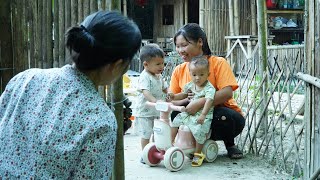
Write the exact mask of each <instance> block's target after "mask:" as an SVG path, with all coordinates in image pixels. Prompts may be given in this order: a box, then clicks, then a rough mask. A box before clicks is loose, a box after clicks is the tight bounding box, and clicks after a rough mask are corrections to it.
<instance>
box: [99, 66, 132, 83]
mask: <svg viewBox="0 0 320 180" xmlns="http://www.w3.org/2000/svg"><path fill="white" fill-rule="evenodd" d="M129 66H130V62H129V61H123V60H118V61H116V62H114V63H113V64H111V65H106V67H104V68H103V70H102V71H101V72H100V73H99V74H100V78H101V79H100V84H101V85H110V84H112V83H114V82H115V81H116V80H118V79H119V78H120V77H121V76H122V75H123V74H124V73H126V72H127V71H128V69H129Z"/></svg>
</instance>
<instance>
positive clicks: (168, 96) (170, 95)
mask: <svg viewBox="0 0 320 180" xmlns="http://www.w3.org/2000/svg"><path fill="white" fill-rule="evenodd" d="M172 100H174V94H173V93H168V94H167V96H166V101H167V102H171V101H172Z"/></svg>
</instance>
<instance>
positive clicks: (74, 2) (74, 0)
mask: <svg viewBox="0 0 320 180" xmlns="http://www.w3.org/2000/svg"><path fill="white" fill-rule="evenodd" d="M78 17H79V16H78V0H71V26H75V25H77V24H78V23H79V21H78Z"/></svg>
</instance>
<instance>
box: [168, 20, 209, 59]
mask: <svg viewBox="0 0 320 180" xmlns="http://www.w3.org/2000/svg"><path fill="white" fill-rule="evenodd" d="M180 35H182V36H183V37H184V38H185V39H186V40H187V41H188V42H189V43H190V41H193V42H198V40H199V39H200V38H201V39H202V42H203V46H202V51H203V55H211V54H212V53H211V49H210V47H209V44H208V39H207V35H206V33H205V32H204V30H203V29H202V28H201V27H200V26H199V25H198V24H196V23H188V24H186V25H184V26H182V27H181V28H180V29H179V30H178V32H177V33H176V34H175V35H174V44H176V39H177V37H178V36H180Z"/></svg>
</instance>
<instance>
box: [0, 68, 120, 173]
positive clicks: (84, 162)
mask: <svg viewBox="0 0 320 180" xmlns="http://www.w3.org/2000/svg"><path fill="white" fill-rule="evenodd" d="M116 130H117V124H116V119H115V116H114V114H113V112H112V111H111V110H110V109H109V108H108V106H107V105H106V103H105V101H104V99H103V98H102V97H101V96H100V95H99V93H98V91H97V90H96V89H95V87H94V84H93V82H92V81H91V80H89V79H88V78H87V77H86V76H85V75H84V74H83V73H81V72H80V71H78V70H76V69H75V68H73V67H72V66H71V65H66V66H64V67H62V68H54V69H30V70H26V71H24V72H22V73H19V74H18V75H16V76H15V77H14V78H13V79H12V80H11V81H10V82H9V83H8V85H7V87H6V89H5V91H4V92H3V94H2V95H1V97H0V179H68V178H74V179H110V177H111V173H112V170H113V162H114V155H115V143H116Z"/></svg>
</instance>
